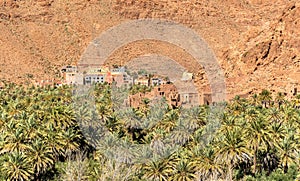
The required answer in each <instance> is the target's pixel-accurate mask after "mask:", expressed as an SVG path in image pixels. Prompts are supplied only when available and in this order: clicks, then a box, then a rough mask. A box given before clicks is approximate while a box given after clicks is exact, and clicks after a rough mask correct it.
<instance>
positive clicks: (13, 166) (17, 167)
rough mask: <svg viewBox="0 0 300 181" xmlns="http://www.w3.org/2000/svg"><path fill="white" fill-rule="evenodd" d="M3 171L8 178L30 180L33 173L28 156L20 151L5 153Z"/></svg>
mask: <svg viewBox="0 0 300 181" xmlns="http://www.w3.org/2000/svg"><path fill="white" fill-rule="evenodd" d="M1 172H2V173H3V174H4V176H5V178H7V179H8V180H30V179H32V174H33V170H32V168H31V167H30V164H28V160H27V158H26V157H25V156H24V154H22V153H20V152H18V151H14V152H11V153H9V154H7V155H5V159H4V162H3V165H2V166H1Z"/></svg>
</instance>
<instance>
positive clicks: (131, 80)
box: [61, 66, 211, 107]
mask: <svg viewBox="0 0 300 181" xmlns="http://www.w3.org/2000/svg"><path fill="white" fill-rule="evenodd" d="M80 72H83V73H81V74H80V73H79V71H78V68H77V66H65V67H63V68H62V69H61V73H62V76H63V80H64V81H63V84H68V85H70V84H84V85H91V84H94V83H105V82H106V83H109V84H111V83H115V84H116V85H117V86H118V87H120V86H122V85H125V86H126V85H128V86H132V85H144V86H147V87H150V86H152V87H153V89H152V90H151V91H150V92H146V93H137V94H134V95H130V96H129V97H128V100H127V103H126V104H128V105H129V106H131V107H140V105H141V104H142V103H143V100H144V99H145V98H147V99H150V100H154V99H161V98H163V97H164V98H165V99H166V101H167V102H168V104H169V105H170V106H172V107H178V106H188V107H191V106H195V105H199V103H200V102H201V103H202V104H210V103H211V96H210V95H208V96H207V95H205V96H204V97H203V100H202V101H200V97H201V96H200V97H199V95H198V92H197V91H192V89H190V88H189V87H186V86H181V87H183V89H184V90H183V89H182V88H181V89H182V90H181V89H180V90H178V89H177V87H176V86H175V85H174V84H172V83H171V82H170V81H168V79H167V78H164V77H161V76H157V75H148V74H137V75H135V76H132V75H129V74H128V73H127V71H126V68H125V67H114V68H111V69H110V68H109V67H107V66H101V67H97V68H92V69H91V68H89V69H87V70H86V71H82V70H81V71H80ZM183 79H184V81H192V74H191V73H186V72H185V73H184V74H183ZM179 92H180V93H179ZM204 99H205V100H204Z"/></svg>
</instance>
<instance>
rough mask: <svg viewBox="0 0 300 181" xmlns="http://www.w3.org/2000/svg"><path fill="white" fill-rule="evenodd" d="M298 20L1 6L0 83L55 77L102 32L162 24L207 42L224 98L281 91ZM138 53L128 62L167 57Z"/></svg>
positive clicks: (166, 9) (160, 5) (245, 5)
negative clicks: (134, 22) (152, 21)
mask: <svg viewBox="0 0 300 181" xmlns="http://www.w3.org/2000/svg"><path fill="white" fill-rule="evenodd" d="M299 17H300V3H298V2H297V1H296V0H291V1H288V3H287V1H286V0H272V1H263V0H243V1H240V0H225V1H224V0H222V1H221V0H215V1H209V0H204V1H197V0H191V1H175V0H153V1H148V0H139V1H136V0H112V1H110V0H103V1H99V0H89V1H87V0H74V1H54V0H37V1H25V0H18V1H15V0H0V30H1V34H0V52H1V55H0V79H3V78H4V79H7V80H10V81H15V82H26V80H28V77H31V76H29V75H30V74H32V75H33V76H34V77H35V78H38V79H48V78H52V77H55V76H56V75H57V74H58V70H59V68H60V67H61V66H62V65H66V64H74V63H76V62H77V61H78V60H79V59H80V56H81V54H82V53H83V52H84V50H85V48H86V47H87V45H88V44H89V42H91V41H92V40H93V39H94V38H95V37H97V36H99V35H100V34H101V33H102V32H104V31H105V30H106V29H108V28H110V27H112V26H114V25H117V24H119V23H121V22H124V21H128V20H130V19H138V18H162V19H169V20H173V21H176V22H179V23H182V24H184V25H185V26H188V27H190V28H192V29H194V30H195V31H196V32H197V33H198V34H199V35H200V36H201V37H202V38H203V39H204V40H206V41H207V43H208V44H209V45H210V47H211V48H212V49H213V50H214V52H215V54H216V56H217V58H218V61H219V63H220V64H221V66H222V68H223V69H224V73H225V75H226V78H227V89H228V93H229V94H230V95H233V94H236V93H241V92H242V93H245V92H255V91H259V90H260V89H262V88H266V89H271V90H274V91H285V90H288V89H290V88H291V86H292V85H291V83H290V82H291V80H294V79H295V78H294V77H295V76H291V75H299V74H297V73H295V72H297V71H298V70H299V69H300V31H299V29H300V18H299ZM143 46H145V45H142V43H141V42H139V43H137V44H136V45H135V48H134V49H132V48H131V49H129V50H130V56H132V57H136V56H135V55H134V54H140V53H141V52H144V53H147V51H146V50H149V52H148V53H158V54H159V53H161V52H168V51H169V49H170V47H168V46H167V45H166V46H165V49H166V51H164V50H163V49H164V46H163V45H159V47H160V48H159V50H158V49H157V48H155V47H153V48H151V47H150V48H149V47H148V49H145V50H144V48H143ZM129 50H128V47H127V49H126V47H123V48H121V49H120V50H118V51H117V52H119V53H116V54H115V55H113V56H112V57H111V58H110V59H112V60H116V61H120V60H122V59H123V56H124V54H126V55H127V53H126V52H128V51H129ZM141 50H142V51H141ZM122 52H123V53H122ZM176 56H180V57H178V59H183V58H182V56H184V54H182V55H181V54H180V53H178V54H176V55H175V56H174V57H172V58H173V59H176ZM124 57H125V58H126V57H127V56H124ZM188 59H189V58H188V57H187V61H188ZM190 66H193V67H201V66H199V65H196V64H195V65H190ZM191 71H192V70H191ZM200 72H201V71H200ZM196 74H202V73H199V70H197V72H196ZM202 77H203V76H202ZM296 79H297V76H296ZM198 82H199V84H200V83H201V84H202V85H203V81H198ZM294 82H295V83H297V80H295V81H294Z"/></svg>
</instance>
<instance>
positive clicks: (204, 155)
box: [191, 146, 223, 180]
mask: <svg viewBox="0 0 300 181" xmlns="http://www.w3.org/2000/svg"><path fill="white" fill-rule="evenodd" d="M193 154H194V156H193V157H191V160H192V161H193V162H195V165H196V170H197V172H196V173H197V177H198V179H197V180H217V178H218V177H219V176H220V175H221V174H222V173H223V168H222V164H220V163H218V162H217V161H216V160H217V159H216V153H215V151H214V149H213V148H212V146H208V147H206V148H205V149H201V148H199V147H195V149H194V150H193Z"/></svg>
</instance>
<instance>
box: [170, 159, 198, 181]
mask: <svg viewBox="0 0 300 181" xmlns="http://www.w3.org/2000/svg"><path fill="white" fill-rule="evenodd" d="M171 167H172V169H173V173H172V175H171V176H170V177H169V179H168V180H182V181H192V180H195V178H196V174H195V163H194V162H192V161H191V160H189V159H186V158H179V159H178V160H177V162H175V163H172V164H171Z"/></svg>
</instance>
